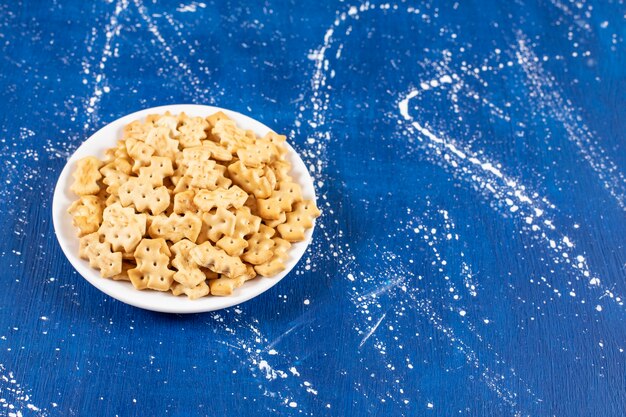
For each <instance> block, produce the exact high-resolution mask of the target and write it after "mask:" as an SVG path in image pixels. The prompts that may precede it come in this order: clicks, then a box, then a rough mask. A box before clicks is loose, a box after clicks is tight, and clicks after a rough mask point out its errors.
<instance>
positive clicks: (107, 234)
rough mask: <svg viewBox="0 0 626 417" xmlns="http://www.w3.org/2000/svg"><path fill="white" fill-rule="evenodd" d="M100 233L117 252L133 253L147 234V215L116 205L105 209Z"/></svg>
mask: <svg viewBox="0 0 626 417" xmlns="http://www.w3.org/2000/svg"><path fill="white" fill-rule="evenodd" d="M100 233H101V234H102V235H103V236H104V239H105V240H106V241H107V242H109V243H111V245H112V247H113V249H114V250H116V251H122V250H123V251H124V252H127V253H128V252H132V251H133V250H134V249H135V247H136V246H137V244H138V243H139V241H141V239H142V237H143V235H144V234H145V233H146V215H145V214H137V213H135V210H133V209H132V208H131V207H122V205H121V204H120V203H115V204H112V205H110V206H108V207H107V208H105V209H104V212H103V213H102V225H101V226H100Z"/></svg>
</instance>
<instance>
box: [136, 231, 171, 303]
mask: <svg viewBox="0 0 626 417" xmlns="http://www.w3.org/2000/svg"><path fill="white" fill-rule="evenodd" d="M170 256H171V252H170V250H169V248H168V247H167V244H166V243H165V240H164V239H161V238H159V239H142V240H141V242H139V245H137V248H136V249H135V259H136V261H137V267H136V268H133V269H130V270H129V271H128V277H129V278H130V282H132V284H133V286H134V287H135V288H137V289H138V290H144V289H146V288H149V289H151V290H157V291H168V290H169V289H170V287H171V285H172V282H173V280H174V278H173V276H174V271H172V270H171V269H169V268H168V265H169V262H170Z"/></svg>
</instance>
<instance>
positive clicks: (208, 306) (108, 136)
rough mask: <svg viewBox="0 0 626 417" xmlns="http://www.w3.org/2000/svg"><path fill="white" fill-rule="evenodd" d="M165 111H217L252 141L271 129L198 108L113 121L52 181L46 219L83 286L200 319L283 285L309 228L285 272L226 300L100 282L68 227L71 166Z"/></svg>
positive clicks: (303, 178)
mask: <svg viewBox="0 0 626 417" xmlns="http://www.w3.org/2000/svg"><path fill="white" fill-rule="evenodd" d="M166 111H169V112H171V113H173V114H178V113H181V112H185V113H186V114H188V115H190V116H208V115H210V114H212V113H215V112H217V111H223V112H224V113H226V114H227V115H228V116H229V117H230V118H232V119H233V120H234V121H235V122H237V124H238V125H239V126H240V127H242V128H244V129H250V130H253V131H254V132H255V133H256V134H257V135H260V136H263V135H265V134H266V133H267V132H269V131H270V130H271V129H270V128H269V127H267V126H265V125H263V124H262V123H259V122H257V121H256V120H253V119H251V118H250V117H248V116H244V115H243V114H240V113H237V112H234V111H230V110H226V109H221V108H219V107H212V106H201V105H193V104H177V105H170V106H161V107H153V108H151V109H146V110H142V111H138V112H136V113H132V114H129V115H128V116H125V117H122V118H121V119H117V120H116V121H114V122H112V123H110V124H108V125H106V126H105V127H103V128H102V129H100V130H99V131H97V132H96V133H94V134H93V135H92V136H91V137H90V138H89V139H87V140H86V141H85V143H83V144H82V145H81V146H80V147H79V148H78V149H77V150H76V152H74V154H73V155H72V156H71V157H70V158H69V160H68V161H67V164H66V165H65V167H64V168H63V171H62V172H61V175H60V176H59V179H58V181H57V185H56V188H55V190H54V199H53V202H52V218H53V222H54V231H55V233H56V235H57V239H58V240H59V244H60V245H61V248H62V249H63V252H64V253H65V256H67V259H69V261H70V262H71V263H72V265H73V266H74V268H76V270H77V271H78V273H79V274H81V275H82V276H83V277H84V278H85V279H86V280H87V281H89V283H91V284H92V285H93V286H94V287H96V288H98V289H99V290H100V291H102V292H104V293H105V294H108V295H110V296H111V297H113V298H115V299H117V300H120V301H122V302H124V303H126V304H130V305H133V306H135V307H140V308H143V309H146V310H152V311H160V312H164V313H200V312H206V311H213V310H219V309H222V308H226V307H231V306H234V305H237V304H240V303H243V302H244V301H247V300H249V299H251V298H253V297H256V296H257V295H259V294H262V293H263V292H265V291H267V290H268V289H270V288H271V287H273V286H274V285H276V284H277V283H278V281H280V280H281V279H283V278H284V277H285V276H286V275H287V274H288V273H289V271H291V269H292V268H293V267H294V266H295V265H296V263H298V261H299V260H300V258H301V257H302V255H303V254H304V251H305V250H306V248H307V246H308V245H309V243H310V242H311V235H312V234H313V228H314V227H315V225H314V226H313V228H311V229H309V230H308V231H307V233H306V237H305V240H304V241H302V242H297V243H294V244H293V245H292V246H291V249H290V250H289V259H288V260H287V261H286V262H285V265H286V266H287V268H285V270H284V271H282V272H281V273H280V274H278V275H276V276H274V277H272V278H264V277H257V278H255V279H253V280H250V281H248V282H246V283H245V284H244V285H243V286H242V287H240V288H238V289H237V290H236V291H235V292H234V293H233V295H231V296H229V297H213V296H208V297H203V298H201V299H198V300H189V299H188V298H187V297H186V296H180V297H175V296H173V295H172V294H171V293H170V292H166V293H163V292H159V291H150V290H146V291H137V290H136V289H135V288H134V287H133V286H132V284H131V283H129V282H126V281H113V280H112V279H108V278H101V277H100V273H99V271H97V270H95V269H93V268H91V267H90V266H89V263H88V262H87V261H85V260H83V259H80V258H79V257H78V237H77V234H76V232H77V230H76V228H75V227H74V226H73V225H72V218H71V216H70V215H69V214H68V213H67V209H68V207H69V206H70V204H71V203H72V202H73V201H74V200H76V198H77V197H76V195H74V194H73V193H72V192H71V191H70V186H71V184H72V181H73V179H72V176H71V173H72V171H73V169H74V163H75V162H76V161H77V160H79V159H81V158H84V157H86V156H89V155H94V156H96V157H98V158H102V157H104V151H105V150H106V149H107V148H111V147H114V146H115V144H116V142H117V140H118V139H120V138H121V137H122V130H123V128H124V126H125V125H126V124H128V123H130V122H132V121H133V120H137V119H141V118H144V117H145V116H147V115H148V114H153V113H165V112H166ZM287 149H288V150H289V153H288V155H287V159H288V160H289V162H291V164H292V170H291V175H292V176H293V177H294V179H295V181H296V182H297V183H298V184H300V186H301V187H302V195H303V197H304V198H305V199H310V200H313V201H315V190H314V188H313V180H312V179H311V176H310V175H309V173H308V171H307V169H306V166H305V165H304V162H302V159H300V157H299V156H298V154H297V153H296V151H295V150H294V149H293V148H292V147H291V146H290V145H289V144H287Z"/></svg>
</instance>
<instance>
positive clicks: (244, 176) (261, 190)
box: [228, 161, 275, 198]
mask: <svg viewBox="0 0 626 417" xmlns="http://www.w3.org/2000/svg"><path fill="white" fill-rule="evenodd" d="M268 171H269V172H271V170H268ZM265 172H267V171H264V170H263V169H262V168H249V167H246V166H245V165H244V164H243V163H242V162H241V161H237V162H233V163H232V164H230V165H229V166H228V173H229V174H230V178H231V179H232V180H233V182H234V183H235V184H237V185H238V186H240V187H241V188H243V189H244V190H245V191H246V192H247V193H249V194H254V196H255V197H256V198H268V197H269V196H270V195H271V194H272V189H273V185H272V183H271V182H270V180H269V179H268V178H267V177H266V176H264V174H265ZM274 180H275V178H274Z"/></svg>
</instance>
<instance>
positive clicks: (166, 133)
mask: <svg viewBox="0 0 626 417" xmlns="http://www.w3.org/2000/svg"><path fill="white" fill-rule="evenodd" d="M158 122H159V121H157V122H155V125H156V123H158ZM170 132H171V130H170V128H169V127H165V126H156V127H153V128H152V129H151V130H150V131H149V132H148V136H147V137H146V145H149V146H151V147H152V148H153V149H154V150H155V154H156V155H157V156H164V157H166V158H169V159H171V160H172V161H174V160H175V159H176V155H177V154H178V141H177V140H175V139H172V138H171V137H170Z"/></svg>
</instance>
